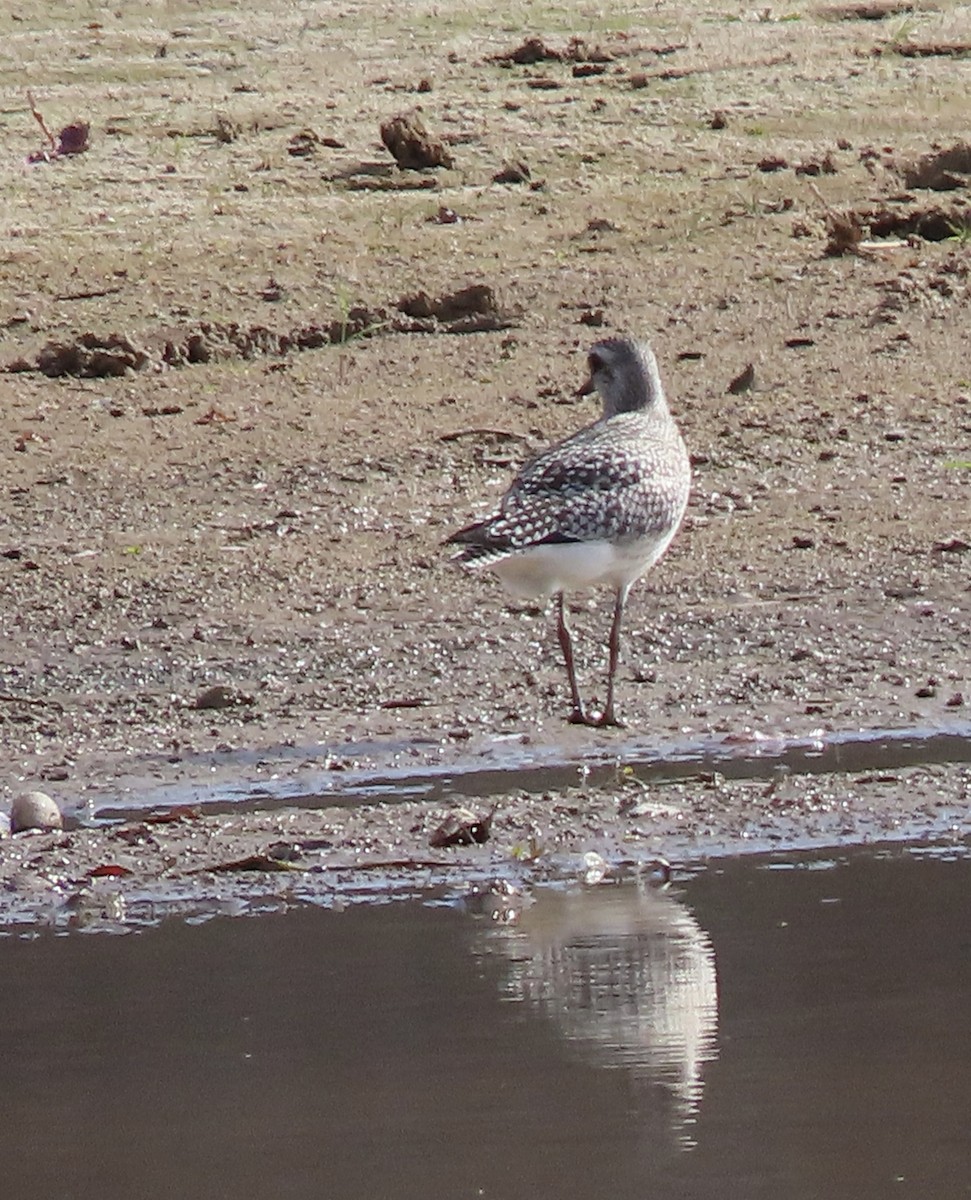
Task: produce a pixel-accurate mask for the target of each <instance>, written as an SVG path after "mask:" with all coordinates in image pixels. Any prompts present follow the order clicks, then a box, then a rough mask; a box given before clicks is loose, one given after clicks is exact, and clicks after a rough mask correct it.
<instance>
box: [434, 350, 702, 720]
mask: <svg viewBox="0 0 971 1200" xmlns="http://www.w3.org/2000/svg"><path fill="white" fill-rule="evenodd" d="M587 364H588V366H589V371H590V374H589V378H588V379H587V381H586V382H585V383H584V384H583V386H582V387H581V388H580V390H579V392H578V395H580V396H587V395H589V394H590V393H591V392H594V391H596V392H598V393H599V395H600V399H601V401H602V403H603V415H602V416H601V417H600V419H599V420H597V421H594V422H593V424H591V425H587V426H586V427H585V428H583V429H581V430H579V431H578V432H577V433H575V434H573V435H572V436H571V437H568V438H566V439H565V440H564V441H562V442H558V443H557V444H556V445H554V446H551V447H550V448H549V449H548V450H545V451H544V452H543V453H542V454H539V455H538V456H537V457H535V458H533V459H531V460H530V461H529V462H527V463H526V465H525V466H524V467H523V468H522V470H521V471H520V472H519V474H518V475H517V476H516V478H515V479H514V480H513V482H512V484H511V485H510V487H509V489H508V490H507V492H506V494H505V495H504V496H503V497H502V500H501V501H500V503H499V507H498V510H497V511H496V512H495V513H493V515H492V516H490V517H487V518H486V519H485V520H484V521H476V522H475V523H474V524H472V525H467V526H466V527H465V528H464V529H460V530H458V532H457V533H453V534H452V536H451V537H450V538H448V540H447V543H446V544H452V545H458V546H460V547H461V549H460V551H459V553H458V554H457V555H456V556H455V557H456V559H457V560H458V561H459V562H462V563H464V564H465V565H467V566H469V567H473V568H474V567H489V568H490V569H491V570H493V571H495V572H496V573H497V574H498V576H499V578H500V579H501V580H502V582H503V583H504V584H505V586H506V588H507V589H508V590H509V591H510V592H512V593H513V594H514V595H516V596H520V597H528V598H531V599H542V600H544V601H545V600H548V599H549V598H550V597H551V596H555V597H556V605H557V636H558V639H559V643H560V649H561V651H562V653H563V661H564V663H565V664H566V672H567V676H568V678H569V681H570V695H571V699H572V703H573V708H572V711H571V713H570V716H569V720H570V721H571V722H573V723H575V724H581V725H597V726H603V725H618V726H619V725H621V724H622V722H621V721H619V720H618V718H617V714H616V711H615V708H614V679H615V676H616V674H617V662H618V659H619V657H620V627H621V622H622V620H623V616H624V606H625V604H626V603H627V595H628V593H629V592H630V589H631V585H632V584H633V583H634V582H635V581H636V580H638V579H639V578H640V577H641V576H642V575H643V574H644V573H645V572H646V571H647V570H649V569H650V568H651V567H652V566H653V565H654V564H655V563H656V562H657V561H658V559H659V558H660V557H661V556H662V555H663V554H664V552H665V550H667V548H668V546H669V545H670V544H671V540H672V539H673V537H674V535H675V533H676V532H677V530H678V526H679V525H680V524H681V519H682V517H683V516H684V510H685V506H686V505H687V503H688V492H689V490H690V487H691V467H690V463H689V459H688V452H687V450H686V448H685V444H684V441H683V440H682V437H681V433H680V431H679V429H678V426H677V424H676V423H675V420H674V418H673V417H672V416H671V412H670V410H669V409H668V404H667V400H666V398H665V395H664V388H663V387H662V385H661V376H660V372H659V371H658V366H657V360H656V359H655V357H654V354H653V352H652V351H651V348H650V347H649V346H648V345H646V344H645V343H643V342H636V341H633V340H632V339H630V338H626V337H614V338H607V339H605V340H604V341H601V342H597V343H596V344H595V345H594V346H593V347H592V348H591V349H590V352H589V355H588V357H587ZM598 584H609V585H610V586H611V587H612V588H613V589H614V618H613V624H612V625H611V628H610V642H609V659H608V669H607V694H606V699H605V702H604V707H603V711H602V712H600V713H599V714H596V713H591V712H589V711H588V710H587V708H586V707H585V706H584V703H583V700H582V698H581V696H580V689H579V687H578V685H577V676H576V667H575V664H574V657H573V637H572V633H571V630H570V625H569V620H568V617H567V606H566V599H565V593H567V592H569V591H573V590H575V589H578V588H588V587H594V586H596V585H598Z"/></svg>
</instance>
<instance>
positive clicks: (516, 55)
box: [486, 37, 563, 67]
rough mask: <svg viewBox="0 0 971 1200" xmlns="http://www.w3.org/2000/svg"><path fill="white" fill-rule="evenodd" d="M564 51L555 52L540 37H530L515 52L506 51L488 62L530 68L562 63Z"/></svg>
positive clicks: (490, 56) (495, 55)
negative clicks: (540, 64)
mask: <svg viewBox="0 0 971 1200" xmlns="http://www.w3.org/2000/svg"><path fill="white" fill-rule="evenodd" d="M562 61H563V51H562V50H554V49H553V48H552V47H551V46H547V44H546V43H545V42H544V41H543V39H542V38H540V37H528V38H526V40H525V41H524V42H522V43H521V44H520V45H519V46H517V47H516V48H515V49H514V50H505V51H503V52H502V53H501V54H491V55H489V57H488V58H487V59H486V62H491V63H495V64H496V65H497V66H500V67H514V66H519V67H528V66H532V65H533V64H534V63H540V62H562Z"/></svg>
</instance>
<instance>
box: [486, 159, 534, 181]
mask: <svg viewBox="0 0 971 1200" xmlns="http://www.w3.org/2000/svg"><path fill="white" fill-rule="evenodd" d="M531 179H532V174H531V172H530V170H529V166H528V165H527V163H525V162H524V161H523V160H522V159H519V160H518V161H516V162H506V163H503V165H502V168H501V169H500V170H498V171H497V172H496V173H495V175H493V177H492V182H493V183H529V181H530V180H531Z"/></svg>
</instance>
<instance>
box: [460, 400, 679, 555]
mask: <svg viewBox="0 0 971 1200" xmlns="http://www.w3.org/2000/svg"><path fill="white" fill-rule="evenodd" d="M688 476H689V468H688V460H687V454H686V452H685V449H684V443H683V442H682V441H681V436H680V434H679V433H678V431H677V428H676V426H675V425H674V423H673V422H671V421H670V420H668V421H666V422H664V423H663V424H660V423H654V422H650V421H649V420H647V419H645V416H644V414H630V416H629V417H628V416H627V414H624V415H621V416H617V417H614V418H612V419H611V420H609V421H606V422H598V423H597V424H596V425H592V426H590V427H588V428H587V429H583V430H581V431H580V432H579V433H577V434H574V436H573V437H571V438H568V439H567V440H566V441H564V442H561V443H559V445H556V446H553V447H551V449H549V450H547V451H545V452H544V453H543V454H540V455H539V456H538V457H536V458H534V459H532V461H530V462H528V463H527V464H526V465H525V466H524V467H523V469H522V470H521V471H520V473H519V475H518V476H517V477H516V479H515V480H514V482H513V484H512V486H511V487H510V488H509V490H508V491H507V492H506V494H505V496H504V497H503V499H502V502H501V504H500V506H499V511H498V512H497V513H496V514H495V515H494V516H493V517H490V518H489V519H487V520H485V521H481V522H479V523H477V524H475V525H470V526H468V527H467V528H466V529H462V530H460V531H459V532H458V533H456V534H454V535H453V536H452V537H451V538H450V539H449V540H450V541H451V542H456V543H461V544H462V545H463V551H462V554H461V557H462V559H464V561H466V562H479V563H484V562H487V561H489V560H494V559H497V558H501V557H504V556H506V555H508V554H514V553H515V552H516V551H517V550H525V549H527V548H528V547H530V546H537V545H549V544H552V543H563V542H583V541H591V540H594V539H600V538H605V539H608V540H614V539H619V538H624V537H631V538H639V537H649V536H651V535H652V534H660V533H663V532H665V531H667V530H669V529H671V528H673V526H675V525H676V524H677V523H678V522H679V521H680V519H681V514H682V512H683V510H684V502H685V499H686V497H687V491H688V486H689V477H688Z"/></svg>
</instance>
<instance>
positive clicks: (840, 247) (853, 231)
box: [823, 210, 863, 258]
mask: <svg viewBox="0 0 971 1200" xmlns="http://www.w3.org/2000/svg"><path fill="white" fill-rule="evenodd" d="M826 230H827V233H828V234H829V236H828V238H827V240H826V245H825V247H824V249H823V253H824V254H825V255H826V257H827V258H839V257H841V256H842V255H844V254H859V253H860V245H861V243H862V242H863V227H862V225H861V224H860V220H859V218H858V217H857V215H856V214H855V213H853V212H845V213H839V212H834V211H832V210H831V211H830V212H828V213H827V214H826Z"/></svg>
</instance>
